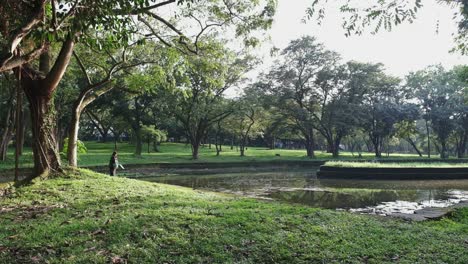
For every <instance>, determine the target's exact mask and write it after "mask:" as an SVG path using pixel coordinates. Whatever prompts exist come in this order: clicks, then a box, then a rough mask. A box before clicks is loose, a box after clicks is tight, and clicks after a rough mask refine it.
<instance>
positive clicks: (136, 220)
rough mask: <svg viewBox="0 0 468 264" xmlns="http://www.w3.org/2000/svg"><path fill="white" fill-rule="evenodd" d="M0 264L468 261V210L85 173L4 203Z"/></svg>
mask: <svg viewBox="0 0 468 264" xmlns="http://www.w3.org/2000/svg"><path fill="white" fill-rule="evenodd" d="M0 226H1V227H2V228H1V229H0V263H17V262H26V263H30V262H37V263H43V262H48V263H109V262H114V263H124V262H125V261H128V262H131V263H164V262H165V263H200V262H205V263H232V262H243V263H273V262H284V263H286V262H288V263H304V262H305V263H316V262H325V263H330V262H346V263H362V262H366V263H382V262H400V263H415V262H419V263H429V262H440V263H468V253H467V239H468V210H467V209H462V210H459V211H457V212H456V213H455V214H454V215H453V216H452V217H451V218H446V219H443V220H440V221H432V222H425V223H406V222H403V221H401V220H393V219H384V218H380V217H373V216H363V215H356V214H350V213H345V212H336V211H332V210H321V209H314V208H308V207H303V206H292V205H286V204H281V203H277V202H261V201H256V200H252V199H245V198H238V197H232V196H226V195H221V194H216V193H209V192H200V191H194V190H191V189H187V188H181V187H174V186H168V185H161V184H154V183H148V182H142V181H137V180H130V179H123V178H114V177H107V176H103V175H100V174H96V173H92V172H89V171H85V170H81V171H78V172H73V173H72V172H69V173H68V178H56V179H51V180H47V181H40V182H38V183H36V184H34V185H31V186H26V187H23V188H20V189H18V190H16V192H14V193H12V194H10V195H8V196H6V197H2V198H0Z"/></svg>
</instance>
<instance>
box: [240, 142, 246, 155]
mask: <svg viewBox="0 0 468 264" xmlns="http://www.w3.org/2000/svg"><path fill="white" fill-rule="evenodd" d="M239 150H240V156H241V157H244V156H245V145H244V144H240V145H239Z"/></svg>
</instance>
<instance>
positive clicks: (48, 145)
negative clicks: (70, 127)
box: [21, 36, 75, 178]
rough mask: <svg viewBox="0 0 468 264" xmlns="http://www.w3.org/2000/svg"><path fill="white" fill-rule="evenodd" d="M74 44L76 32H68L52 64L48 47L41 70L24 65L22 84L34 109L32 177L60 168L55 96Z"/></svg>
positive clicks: (32, 109) (32, 115)
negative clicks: (69, 34)
mask: <svg viewBox="0 0 468 264" xmlns="http://www.w3.org/2000/svg"><path fill="white" fill-rule="evenodd" d="M74 45H75V42H74V36H68V37H67V39H66V40H65V42H63V44H62V48H61V50H60V53H59V54H58V56H57V58H56V60H55V62H54V64H53V66H52V67H50V60H51V56H50V52H49V51H48V52H45V53H43V54H42V55H41V57H40V63H39V71H36V70H34V69H32V67H31V66H30V65H25V66H24V67H22V68H21V71H22V76H23V77H22V78H23V79H22V87H23V90H24V92H25V94H26V98H27V99H28V102H29V109H30V113H31V129H32V136H33V144H32V149H33V157H34V174H33V176H32V178H34V177H37V176H39V175H41V176H43V177H46V176H47V175H48V174H49V172H57V171H61V161H60V156H59V153H58V149H57V142H56V135H55V124H56V113H55V107H54V100H53V96H54V92H55V90H56V88H57V86H58V84H59V82H60V80H61V79H62V77H63V75H64V73H65V71H66V69H67V66H68V64H69V62H70V58H71V55H72V51H73V48H74Z"/></svg>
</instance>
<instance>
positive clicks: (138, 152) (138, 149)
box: [134, 126, 143, 156]
mask: <svg viewBox="0 0 468 264" xmlns="http://www.w3.org/2000/svg"><path fill="white" fill-rule="evenodd" d="M134 132H135V140H136V147H135V155H136V156H141V152H142V150H143V139H142V137H141V128H140V127H139V126H138V127H137V128H135V129H134Z"/></svg>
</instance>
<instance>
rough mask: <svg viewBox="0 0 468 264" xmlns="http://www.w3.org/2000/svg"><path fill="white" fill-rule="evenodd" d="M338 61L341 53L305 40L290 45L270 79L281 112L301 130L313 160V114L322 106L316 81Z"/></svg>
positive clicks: (277, 63)
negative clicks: (317, 93)
mask: <svg viewBox="0 0 468 264" xmlns="http://www.w3.org/2000/svg"><path fill="white" fill-rule="evenodd" d="M338 60H339V56H338V54H336V53H335V52H331V51H328V50H326V49H325V48H324V47H323V45H322V44H320V43H318V42H317V40H316V39H315V38H313V37H302V38H300V39H297V40H293V41H291V42H290V43H289V45H288V46H287V47H286V48H285V49H284V50H283V51H282V52H281V59H280V61H278V62H276V65H275V66H274V68H273V69H272V70H271V71H270V72H269V74H268V76H267V78H270V79H271V80H274V82H273V83H272V86H271V89H272V93H277V94H279V95H280V97H281V102H279V105H280V107H281V108H282V111H283V112H284V113H285V114H286V115H288V116H291V117H292V120H294V123H295V125H296V128H297V129H298V130H299V131H301V133H302V136H303V138H304V141H305V145H306V150H307V156H308V157H314V145H315V135H314V129H315V128H316V124H315V120H314V114H315V112H316V111H317V108H318V107H319V105H318V103H317V97H316V89H315V85H316V83H315V81H316V80H317V77H318V74H319V72H320V71H321V70H323V69H325V68H331V67H333V66H334V65H335V63H336V62H337V61H338Z"/></svg>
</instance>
